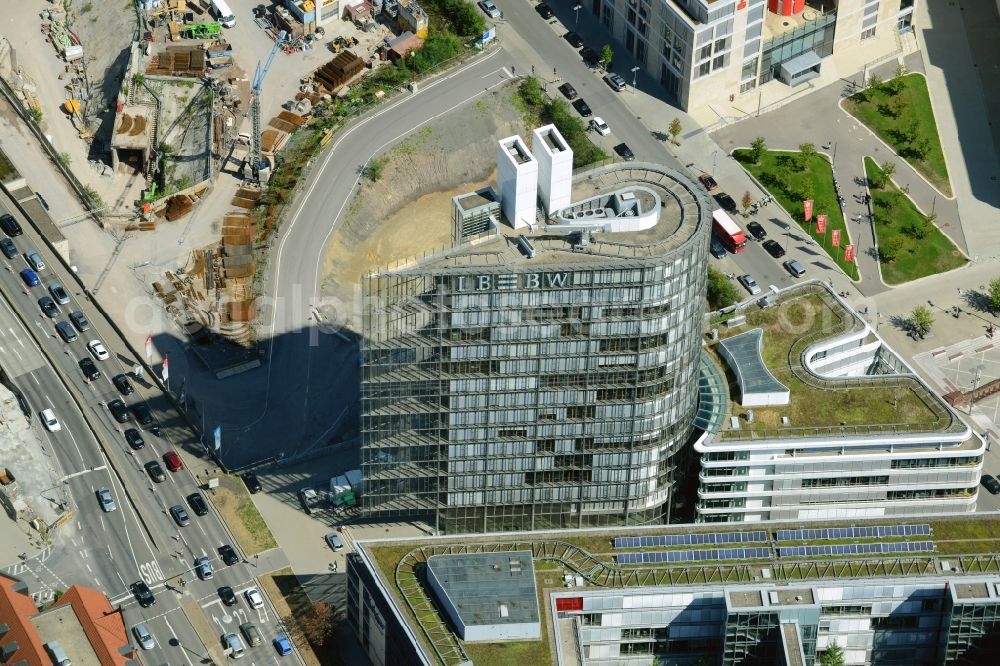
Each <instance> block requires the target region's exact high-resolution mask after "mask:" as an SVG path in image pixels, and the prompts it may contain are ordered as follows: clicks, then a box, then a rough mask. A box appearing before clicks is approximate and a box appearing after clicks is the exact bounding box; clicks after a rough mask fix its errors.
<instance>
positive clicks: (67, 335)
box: [56, 321, 80, 342]
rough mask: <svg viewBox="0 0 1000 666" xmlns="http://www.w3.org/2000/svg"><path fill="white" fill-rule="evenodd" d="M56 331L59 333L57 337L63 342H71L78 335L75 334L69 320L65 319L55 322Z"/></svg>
mask: <svg viewBox="0 0 1000 666" xmlns="http://www.w3.org/2000/svg"><path fill="white" fill-rule="evenodd" d="M56 333H58V334H59V337H60V338H62V340H63V342H73V341H75V340H76V339H77V338H78V337H80V336H78V335H77V334H76V331H74V330H73V327H72V326H70V325H69V322H65V321H61V322H59V323H57V324H56Z"/></svg>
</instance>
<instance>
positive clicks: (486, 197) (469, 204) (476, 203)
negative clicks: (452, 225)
mask: <svg viewBox="0 0 1000 666" xmlns="http://www.w3.org/2000/svg"><path fill="white" fill-rule="evenodd" d="M455 202H456V203H457V204H458V205H459V206H461V208H462V210H464V211H470V210H475V209H476V208H480V207H481V206H488V205H489V204H492V203H497V197H496V194H495V193H494V192H493V188H490V187H484V188H483V189H481V190H476V191H475V192H469V193H468V194H460V195H458V196H456V197H455Z"/></svg>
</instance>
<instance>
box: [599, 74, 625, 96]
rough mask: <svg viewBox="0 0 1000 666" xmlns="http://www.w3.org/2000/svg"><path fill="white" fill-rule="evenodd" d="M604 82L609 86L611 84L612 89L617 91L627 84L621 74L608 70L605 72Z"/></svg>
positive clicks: (623, 88)
mask: <svg viewBox="0 0 1000 666" xmlns="http://www.w3.org/2000/svg"><path fill="white" fill-rule="evenodd" d="M604 82H605V83H607V84H608V85H609V86H611V89H612V90H615V91H617V92H621V91H623V90H625V87H626V86H627V85H628V84H627V83H625V79H624V78H622V75H621V74H615V73H614V72H608V73H607V74H605V75H604Z"/></svg>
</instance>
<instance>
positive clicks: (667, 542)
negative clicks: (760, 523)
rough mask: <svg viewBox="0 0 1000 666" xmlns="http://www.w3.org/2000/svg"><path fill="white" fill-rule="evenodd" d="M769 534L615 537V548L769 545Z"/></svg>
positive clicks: (721, 533) (760, 531)
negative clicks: (739, 544)
mask: <svg viewBox="0 0 1000 666" xmlns="http://www.w3.org/2000/svg"><path fill="white" fill-rule="evenodd" d="M767 540H768V537H767V532H765V531H763V530H758V531H753V532H711V533H695V534H658V535H653V536H638V537H615V538H614V539H612V545H613V546H614V547H615V548H657V547H662V546H701V545H723V544H738V543H767Z"/></svg>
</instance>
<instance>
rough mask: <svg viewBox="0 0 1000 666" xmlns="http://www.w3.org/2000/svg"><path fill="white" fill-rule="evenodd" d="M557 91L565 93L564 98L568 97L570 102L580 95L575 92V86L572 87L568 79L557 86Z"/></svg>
mask: <svg viewBox="0 0 1000 666" xmlns="http://www.w3.org/2000/svg"><path fill="white" fill-rule="evenodd" d="M559 92H561V93H562V94H563V95H565V96H566V99H568V100H569V101H571V102H572V101H573V100H574V99H576V98H577V97H579V96H580V94H579V93H578V92H576V88H574V87H573V84H572V83H570V82H569V81H567V82H566V83H564V84H562V85H561V86H559Z"/></svg>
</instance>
